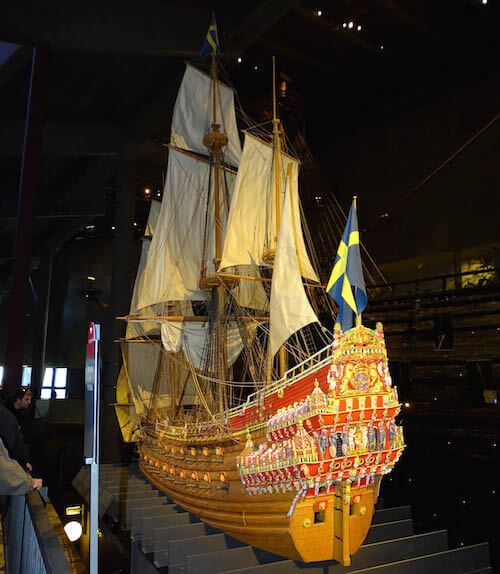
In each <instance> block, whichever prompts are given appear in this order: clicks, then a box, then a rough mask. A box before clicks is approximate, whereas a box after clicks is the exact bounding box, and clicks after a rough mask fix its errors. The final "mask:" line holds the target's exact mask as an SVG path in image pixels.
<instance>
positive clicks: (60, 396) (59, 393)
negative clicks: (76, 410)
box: [56, 389, 66, 399]
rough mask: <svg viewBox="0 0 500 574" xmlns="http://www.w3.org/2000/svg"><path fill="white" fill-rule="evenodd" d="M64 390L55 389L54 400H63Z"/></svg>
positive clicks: (64, 396)
mask: <svg viewBox="0 0 500 574" xmlns="http://www.w3.org/2000/svg"><path fill="white" fill-rule="evenodd" d="M65 398H66V389H56V399H65Z"/></svg>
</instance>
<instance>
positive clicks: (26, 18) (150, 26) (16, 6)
mask: <svg viewBox="0 0 500 574" xmlns="http://www.w3.org/2000/svg"><path fill="white" fill-rule="evenodd" d="M3 4H4V5H2V17H1V18H0V38H2V39H3V40H5V41H8V42H14V43H17V44H34V43H36V42H44V43H46V44H48V45H49V46H50V47H52V48H54V49H56V50H68V51H74V52H108V53H118V54H127V53H128V54H172V55H176V56H191V55H193V53H194V52H193V50H194V51H195V53H197V52H198V50H199V49H200V38H201V39H202V38H203V37H204V35H205V34H206V30H207V28H208V24H209V21H210V6H209V5H208V4H207V7H206V8H203V9H202V8H198V7H196V6H193V5H192V3H185V4H183V3H181V2H176V3H166V2H160V1H158V0H142V1H141V2H137V0H106V1H105V2H103V1H102V0H86V1H85V2H68V1H67V0H44V2H40V1H39V0H25V1H23V2H6V3H3Z"/></svg>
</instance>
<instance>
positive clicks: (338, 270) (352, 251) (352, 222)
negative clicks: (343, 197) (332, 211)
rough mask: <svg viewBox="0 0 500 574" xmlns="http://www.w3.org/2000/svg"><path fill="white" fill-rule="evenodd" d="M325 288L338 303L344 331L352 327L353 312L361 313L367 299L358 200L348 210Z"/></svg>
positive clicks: (339, 319) (341, 325) (339, 318)
mask: <svg viewBox="0 0 500 574" xmlns="http://www.w3.org/2000/svg"><path fill="white" fill-rule="evenodd" d="M326 291H327V293H328V294H329V295H330V296H331V297H332V298H333V300H334V301H335V302H336V303H337V305H338V306H339V312H338V314H337V323H340V327H341V329H342V331H346V330H347V329H350V328H351V327H352V326H353V325H354V315H356V316H358V315H360V314H361V313H362V312H363V310H364V309H365V307H366V304H367V302H368V298H367V296H366V287H365V280H364V278H363V268H362V266H361V253H360V250H359V230H358V216H357V213H356V202H355V200H354V201H353V202H352V205H351V209H350V211H349V217H348V219H347V224H346V226H345V229H344V234H343V235H342V239H341V241H340V245H339V248H338V251H337V256H336V257H335V263H334V265H333V271H332V274H331V275H330V280H329V281H328V285H327V286H326Z"/></svg>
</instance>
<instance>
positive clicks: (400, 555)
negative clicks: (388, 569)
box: [328, 530, 448, 574]
mask: <svg viewBox="0 0 500 574" xmlns="http://www.w3.org/2000/svg"><path fill="white" fill-rule="evenodd" d="M447 548H448V533H447V531H446V530H438V531H436V532H426V533H425V534H416V535H413V536H405V537H403V538H395V539H394V540H385V541H383V542H373V543H371V544H365V545H363V546H361V548H360V549H359V550H358V551H357V552H356V554H355V555H354V556H352V558H351V561H352V562H351V565H350V566H341V565H340V564H335V565H332V566H329V569H328V572H329V574H341V573H343V572H352V571H354V570H360V569H362V568H368V567H372V566H378V565H380V564H387V563H389V562H396V561H400V560H406V559H408V558H415V557H418V556H425V555H427V554H434V553H436V552H441V551H444V550H447Z"/></svg>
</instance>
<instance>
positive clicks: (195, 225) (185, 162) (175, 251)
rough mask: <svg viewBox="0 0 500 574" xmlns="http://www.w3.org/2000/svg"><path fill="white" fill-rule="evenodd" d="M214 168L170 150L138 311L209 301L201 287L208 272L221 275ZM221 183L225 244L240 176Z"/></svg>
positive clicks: (226, 175) (226, 176) (225, 174)
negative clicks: (216, 260)
mask: <svg viewBox="0 0 500 574" xmlns="http://www.w3.org/2000/svg"><path fill="white" fill-rule="evenodd" d="M212 169H213V168H211V167H210V166H209V165H208V164H207V163H205V162H203V161H200V160H198V159H196V158H195V157H193V156H191V155H188V154H186V153H183V152H180V151H176V150H170V153H169V159H168V169H167V178H166V181H165V190H164V194H163V202H162V206H161V211H160V216H159V218H158V224H157V229H156V233H155V234H154V236H153V240H152V241H151V246H150V248H149V253H148V257H147V262H146V267H145V269H144V274H143V276H144V279H143V281H142V283H141V287H140V291H139V296H138V301H137V308H138V309H142V308H144V307H149V306H151V305H154V304H156V303H162V302H166V301H186V300H190V301H203V300H205V299H206V293H204V292H203V291H201V290H200V288H199V279H200V273H201V271H202V267H206V270H207V271H208V272H213V271H214V270H215V269H214V263H213V259H214V257H215V216H214V208H215V203H214V194H213V192H212V193H210V199H208V197H209V187H210V186H211V185H213V174H212V176H211V175H210V171H211V170H212ZM211 180H212V181H211ZM221 180H222V185H221V189H220V195H219V197H220V201H219V210H220V218H219V219H220V225H221V237H222V240H223V238H224V234H225V226H226V221H227V213H228V203H229V201H230V199H231V194H232V189H233V186H234V175H233V174H232V173H230V172H227V171H226V172H223V174H222V177H221ZM224 182H227V190H226V189H225V185H224ZM205 229H206V230H207V231H205ZM205 233H206V234H207V236H206V259H205V261H204V260H203V253H204V244H205Z"/></svg>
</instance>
